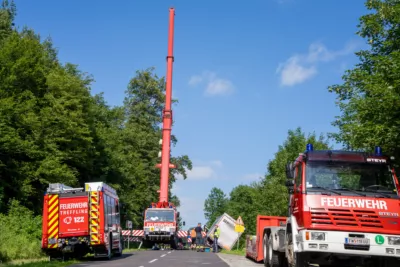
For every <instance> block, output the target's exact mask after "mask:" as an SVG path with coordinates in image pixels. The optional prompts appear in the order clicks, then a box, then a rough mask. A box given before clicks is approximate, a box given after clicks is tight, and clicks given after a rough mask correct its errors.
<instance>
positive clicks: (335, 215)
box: [311, 208, 383, 228]
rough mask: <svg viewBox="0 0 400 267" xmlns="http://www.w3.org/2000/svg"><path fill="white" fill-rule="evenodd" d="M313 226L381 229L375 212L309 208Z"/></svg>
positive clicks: (380, 223)
mask: <svg viewBox="0 0 400 267" xmlns="http://www.w3.org/2000/svg"><path fill="white" fill-rule="evenodd" d="M311 223H312V224H313V225H336V226H347V227H370V228H383V225H382V222H381V221H380V219H379V217H378V215H377V214H376V213H375V211H369V210H356V209H354V210H351V209H324V208H311Z"/></svg>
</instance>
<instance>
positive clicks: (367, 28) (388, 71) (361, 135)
mask: <svg viewBox="0 0 400 267" xmlns="http://www.w3.org/2000/svg"><path fill="white" fill-rule="evenodd" d="M365 5H366V7H367V9H368V11H369V13H368V14H365V15H363V16H362V17H360V19H359V24H358V25H357V27H358V31H357V32H356V34H357V35H359V36H360V37H361V38H363V39H364V40H365V42H366V43H367V44H368V49H365V50H360V51H358V52H356V55H357V57H358V60H359V62H358V63H357V64H356V65H355V66H354V68H353V69H349V70H347V71H345V73H344V75H343V76H342V83H341V84H334V85H331V86H329V87H328V88H327V89H326V90H328V91H329V92H331V93H332V94H335V95H336V102H335V103H336V105H337V106H338V107H339V109H340V115H338V116H337V117H335V118H333V122H332V125H333V126H335V127H336V129H337V131H336V132H332V133H328V134H326V135H324V134H322V133H321V134H319V135H318V134H317V133H315V132H313V133H305V132H303V131H302V129H301V127H297V128H294V129H291V130H289V131H288V136H287V137H286V140H284V142H283V143H282V145H280V146H279V147H278V149H277V152H276V153H275V157H274V158H273V159H272V160H270V161H269V162H268V163H267V168H266V174H265V176H264V177H260V179H259V180H258V181H256V182H253V183H251V184H249V185H239V186H237V187H235V188H234V189H233V190H232V191H231V192H230V193H229V194H226V193H225V192H223V191H222V190H221V189H220V188H212V189H211V192H210V193H209V195H208V198H207V199H206V200H205V202H204V215H205V218H206V219H207V221H208V225H209V226H210V225H211V224H212V223H213V222H214V220H215V219H216V218H217V217H218V216H220V215H221V214H223V213H224V212H227V213H228V214H229V215H230V216H232V217H233V218H234V219H236V218H238V216H241V217H242V219H243V222H244V224H245V226H246V230H245V232H244V233H243V235H242V238H241V239H242V240H241V241H242V242H241V244H242V245H244V242H243V240H244V238H245V235H246V234H251V235H254V234H255V227H256V217H257V215H258V214H261V215H271V216H287V213H288V200H289V198H288V190H287V188H286V186H285V181H286V175H285V165H286V163H287V162H288V161H293V160H295V159H296V158H297V156H298V154H299V153H301V152H304V151H305V149H306V144H307V143H312V144H313V145H314V149H316V150H317V149H332V148H334V146H333V144H336V149H337V148H338V147H339V148H340V149H343V150H357V151H367V152H373V151H374V147H375V146H378V145H379V146H381V147H382V149H383V151H384V153H385V154H387V155H390V156H394V158H395V160H394V164H395V167H396V168H397V167H398V166H399V163H400V2H399V1H396V0H385V1H384V0H368V1H366V2H365Z"/></svg>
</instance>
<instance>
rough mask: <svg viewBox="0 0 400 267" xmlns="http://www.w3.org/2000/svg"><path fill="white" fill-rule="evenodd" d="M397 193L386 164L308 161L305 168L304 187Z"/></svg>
mask: <svg viewBox="0 0 400 267" xmlns="http://www.w3.org/2000/svg"><path fill="white" fill-rule="evenodd" d="M316 187H317V188H318V187H319V188H324V189H327V190H348V191H351V190H353V191H363V192H381V193H385V194H387V193H391V194H397V191H396V189H395V183H394V180H393V176H392V173H391V171H390V169H389V167H388V166H387V165H384V164H366V163H342V162H341V163H338V162H333V163H331V162H310V163H308V164H307V169H306V188H307V191H312V189H313V188H314V189H316Z"/></svg>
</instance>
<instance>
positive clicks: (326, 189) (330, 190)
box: [307, 186, 342, 195]
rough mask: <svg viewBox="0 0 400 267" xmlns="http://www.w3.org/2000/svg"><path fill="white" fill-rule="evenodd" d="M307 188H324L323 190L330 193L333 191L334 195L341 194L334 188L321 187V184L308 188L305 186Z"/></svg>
mask: <svg viewBox="0 0 400 267" xmlns="http://www.w3.org/2000/svg"><path fill="white" fill-rule="evenodd" d="M307 189H322V190H325V191H328V192H331V193H335V194H336V195H341V194H342V193H340V192H337V191H335V190H332V189H328V188H325V187H321V186H313V187H309V188H307Z"/></svg>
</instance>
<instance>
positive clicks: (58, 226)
mask: <svg viewBox="0 0 400 267" xmlns="http://www.w3.org/2000/svg"><path fill="white" fill-rule="evenodd" d="M119 210H120V203H119V198H118V195H117V192H116V190H115V189H114V188H112V187H111V186H109V185H107V184H105V183H103V182H92V183H86V184H85V188H72V187H70V186H66V185H64V184H60V183H56V184H50V185H49V187H48V189H47V192H46V193H45V196H44V203H43V222H42V250H43V251H44V252H45V253H46V254H47V255H49V256H50V258H70V257H71V258H80V257H83V256H85V255H86V254H87V253H89V252H91V253H94V255H95V257H106V258H108V259H111V258H112V256H113V254H115V255H118V256H120V255H121V254H122V249H123V242H122V229H121V227H120V211H119Z"/></svg>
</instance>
